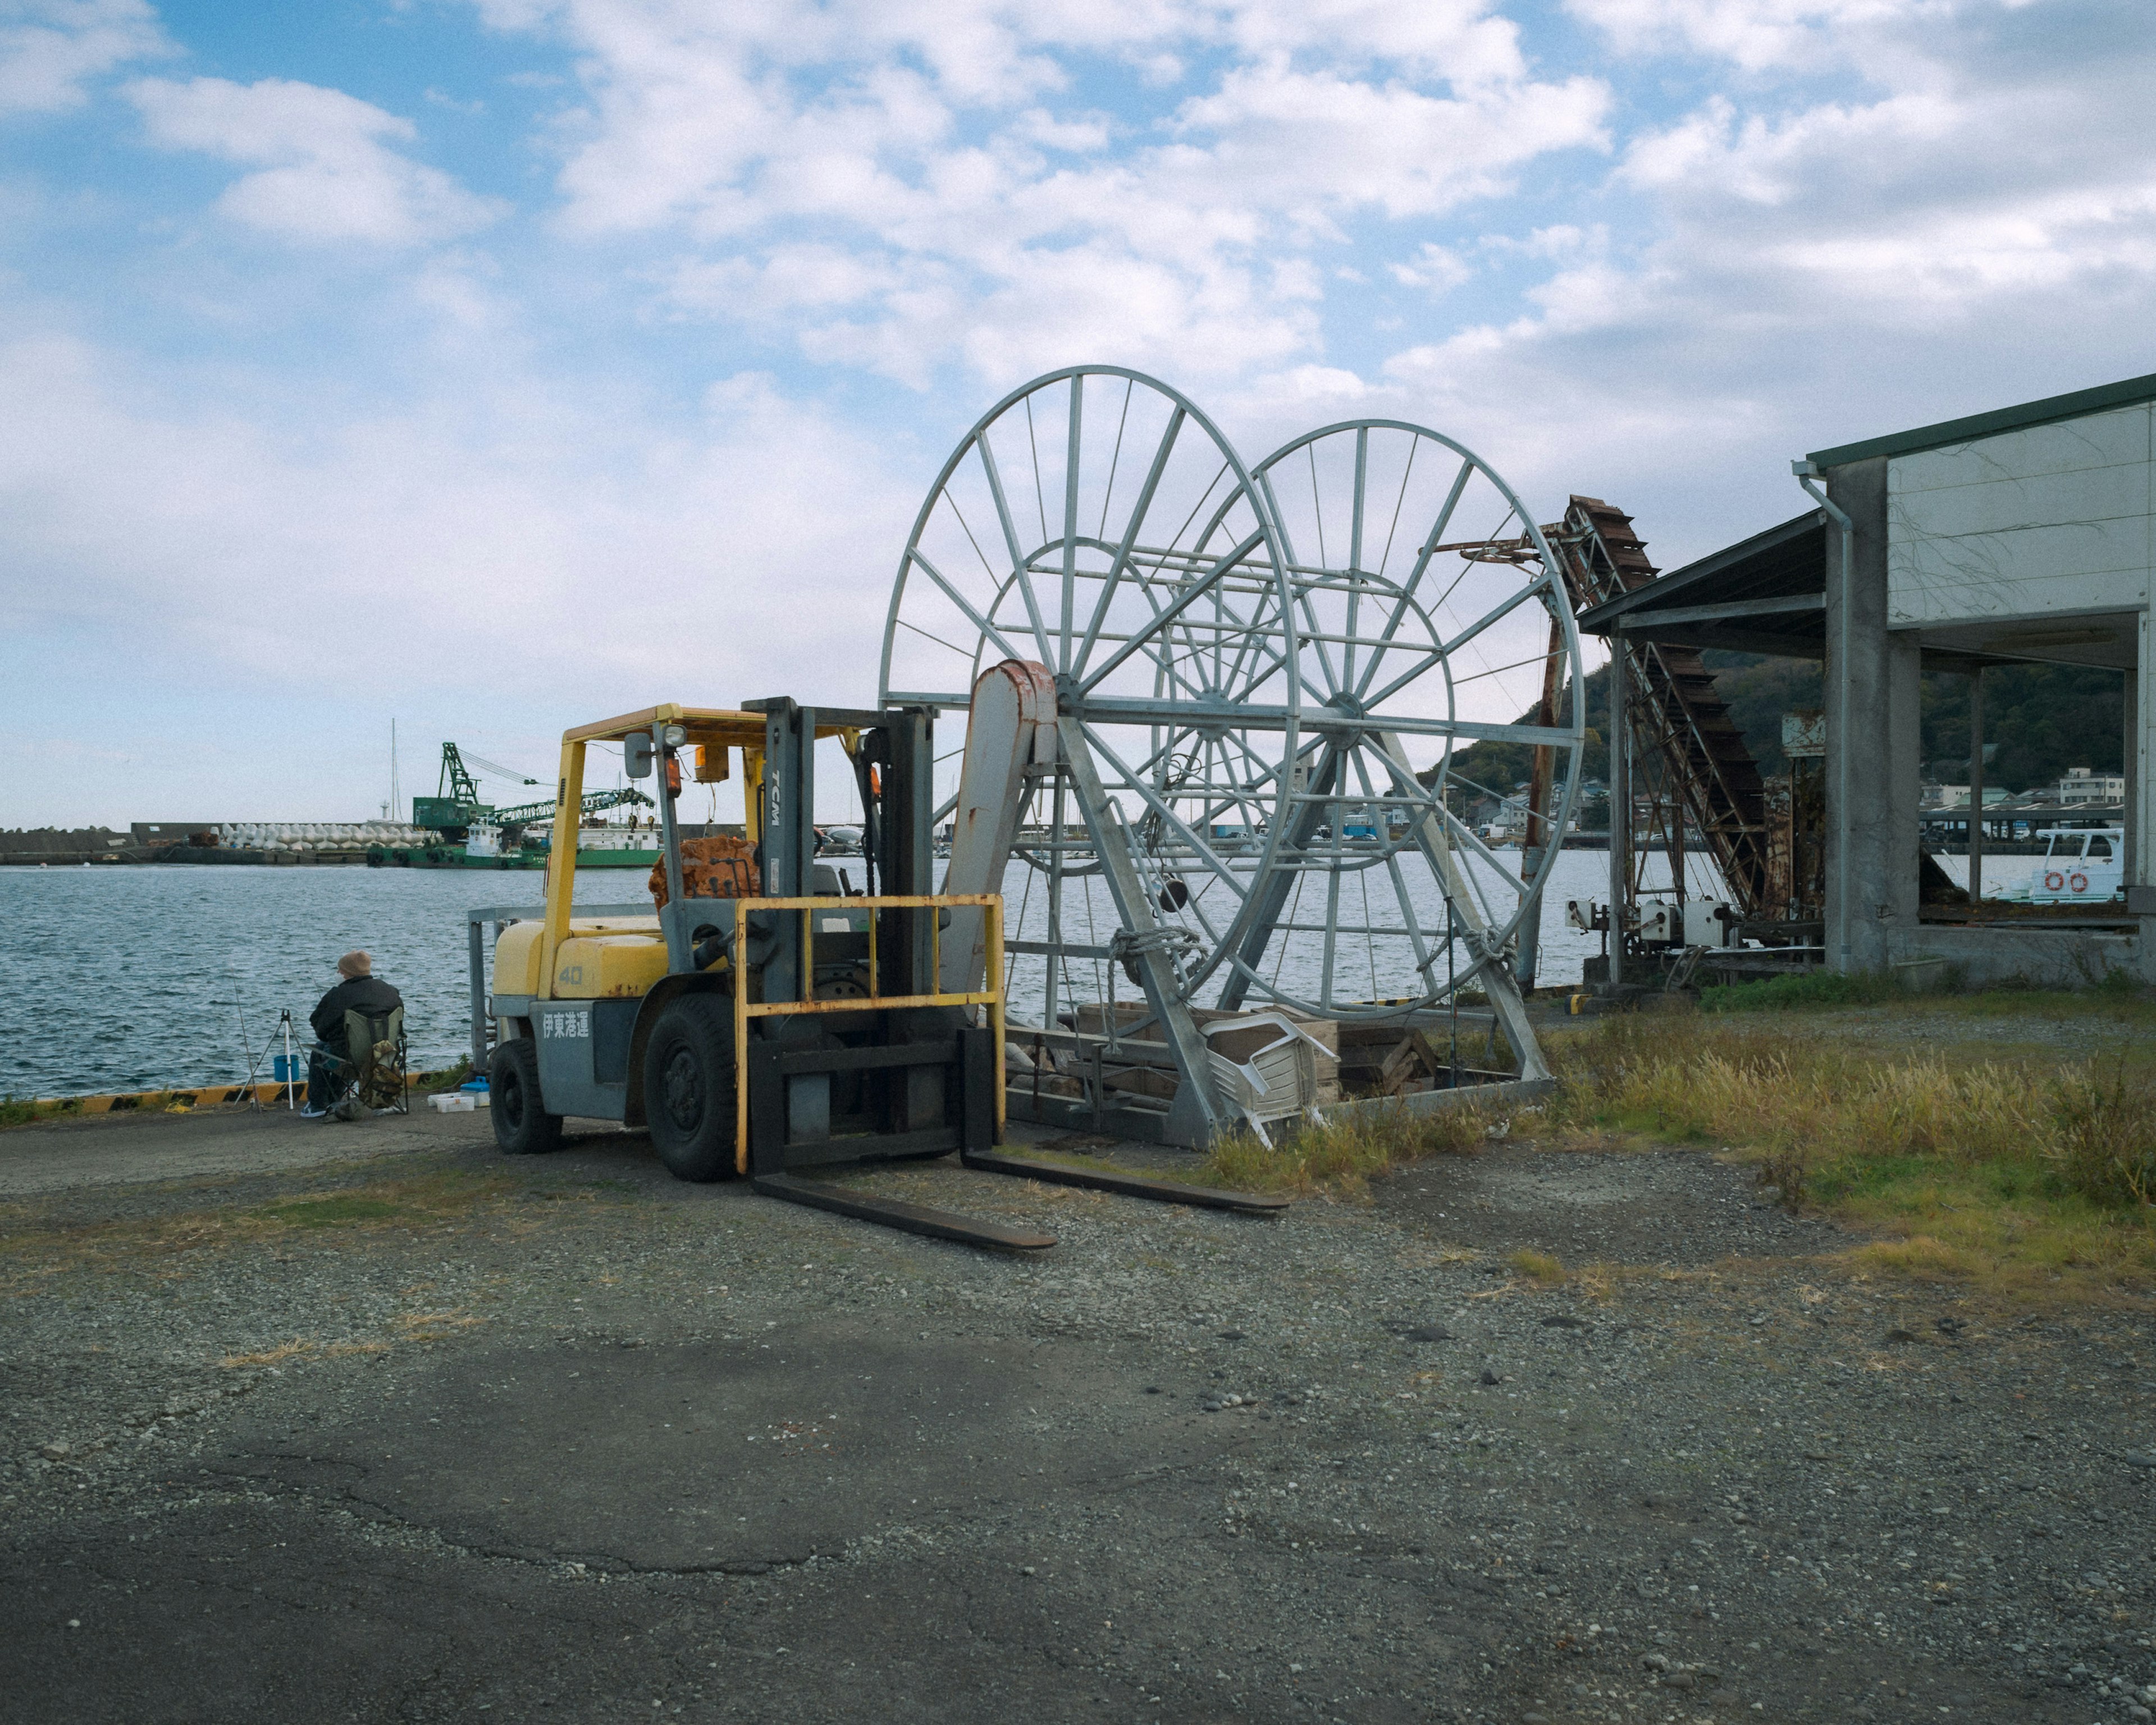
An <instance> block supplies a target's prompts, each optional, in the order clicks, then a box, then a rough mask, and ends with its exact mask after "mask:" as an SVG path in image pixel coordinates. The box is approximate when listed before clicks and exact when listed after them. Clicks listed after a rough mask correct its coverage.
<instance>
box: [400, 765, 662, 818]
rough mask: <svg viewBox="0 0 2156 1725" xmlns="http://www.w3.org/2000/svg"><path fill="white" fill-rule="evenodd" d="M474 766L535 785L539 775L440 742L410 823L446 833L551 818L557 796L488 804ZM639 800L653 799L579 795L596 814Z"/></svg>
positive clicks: (635, 794)
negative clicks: (435, 767)
mask: <svg viewBox="0 0 2156 1725" xmlns="http://www.w3.org/2000/svg"><path fill="white" fill-rule="evenodd" d="M474 767H476V768H479V770H480V772H481V773H489V774H490V775H492V776H493V777H495V778H506V779H508V780H509V781H510V782H511V783H513V784H537V783H540V781H539V780H538V779H536V778H528V777H526V775H525V774H523V773H519V772H518V771H517V770H516V768H513V767H505V766H503V765H502V764H501V763H500V762H498V761H490V760H487V759H486V758H485V757H484V756H480V755H475V754H471V753H470V752H466V751H464V750H460V749H459V748H458V747H457V746H456V745H455V744H454V743H453V742H445V743H444V744H443V745H442V776H441V778H440V779H439V781H438V782H437V783H436V784H435V787H434V795H433V796H431V797H414V798H413V799H412V824H413V825H414V826H421V827H434V828H437V829H439V830H441V831H443V832H444V833H452V832H455V831H459V830H461V829H467V828H470V827H471V826H473V825H475V824H477V823H479V822H480V821H491V822H493V823H494V824H496V825H498V826H505V827H527V826H535V825H537V824H541V823H542V822H546V821H550V820H552V819H553V818H554V809H555V806H556V801H555V798H552V797H548V798H546V799H545V800H543V801H542V802H537V803H517V804H516V806H515V807H514V808H510V809H497V808H495V806H494V805H493V804H492V803H482V802H480V799H479V782H478V781H477V780H476V779H475V778H473V777H472V772H471V769H472V768H474ZM637 803H641V804H642V805H643V806H644V807H645V808H647V809H648V808H649V807H650V806H651V798H649V797H647V796H645V795H644V793H643V792H642V791H639V790H636V789H634V788H623V789H621V790H618V791H592V792H589V793H587V794H586V796H585V797H584V798H583V812H584V814H588V815H590V814H598V813H599V812H600V811H601V810H602V809H620V808H623V807H625V806H630V805H634V804H637Z"/></svg>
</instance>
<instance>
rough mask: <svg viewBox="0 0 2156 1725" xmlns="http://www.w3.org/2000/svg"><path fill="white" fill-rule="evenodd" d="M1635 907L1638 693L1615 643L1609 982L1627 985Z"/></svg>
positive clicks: (1611, 657)
mask: <svg viewBox="0 0 2156 1725" xmlns="http://www.w3.org/2000/svg"><path fill="white" fill-rule="evenodd" d="M1631 903H1632V694H1631V677H1630V674H1629V672H1628V671H1627V670H1626V668H1625V647H1624V643H1623V641H1622V640H1621V639H1620V637H1618V636H1616V635H1614V634H1613V635H1611V636H1610V638H1609V980H1610V981H1611V982H1612V983H1621V982H1623V981H1624V980H1625V911H1627V910H1629V909H1630V907H1631Z"/></svg>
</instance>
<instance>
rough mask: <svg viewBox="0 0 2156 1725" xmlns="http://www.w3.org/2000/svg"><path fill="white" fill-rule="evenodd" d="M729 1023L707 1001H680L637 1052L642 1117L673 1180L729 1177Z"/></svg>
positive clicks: (721, 1009)
mask: <svg viewBox="0 0 2156 1725" xmlns="http://www.w3.org/2000/svg"><path fill="white" fill-rule="evenodd" d="M733 1053H734V1044H733V1022H732V1019H731V1016H730V1014H728V1012H727V1010H726V1004H725V1002H724V1000H723V999H721V997H719V996H717V995H714V994H685V995H683V996H682V997H681V998H680V999H678V1000H676V1001H675V1002H674V1004H672V1005H670V1006H669V1007H668V1008H667V1009H665V1011H664V1012H662V1013H661V1014H660V1015H659V1022H658V1023H657V1024H654V1025H653V1026H652V1029H651V1040H650V1041H649V1042H648V1043H646V1044H645V1045H644V1118H645V1120H647V1121H648V1122H649V1123H650V1127H651V1142H652V1147H654V1149H656V1150H657V1151H658V1152H659V1159H660V1161H661V1162H663V1163H665V1164H666V1171H667V1172H668V1173H670V1174H672V1175H673V1176H674V1178H675V1179H677V1180H700V1181H701V1180H718V1179H723V1178H726V1176H727V1175H728V1174H731V1173H733V1172H734V1070H733V1064H734V1061H733Z"/></svg>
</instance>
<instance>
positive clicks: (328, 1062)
mask: <svg viewBox="0 0 2156 1725" xmlns="http://www.w3.org/2000/svg"><path fill="white" fill-rule="evenodd" d="M344 1045H345V1050H346V1051H345V1053H343V1054H341V1055H340V1054H338V1053H337V1052H336V1050H334V1049H332V1048H330V1047H329V1046H328V1045H326V1044H323V1043H317V1044H316V1045H315V1050H314V1052H315V1054H316V1057H317V1058H319V1059H320V1060H321V1062H322V1064H323V1065H325V1066H326V1067H327V1068H328V1070H329V1075H330V1101H329V1111H330V1112H331V1113H332V1114H334V1115H336V1117H338V1118H339V1119H340V1120H359V1119H362V1118H364V1117H366V1116H367V1114H369V1113H374V1114H408V1113H409V1112H411V1107H412V1105H411V1102H410V1101H409V1100H408V1088H407V1081H408V1076H409V1075H408V1071H407V1070H406V1055H407V1050H406V1047H405V1043H404V1009H403V1007H401V1006H393V1007H391V1008H390V1009H389V1010H388V1012H385V1013H365V1012H347V1013H346V1014H345V1015H344Z"/></svg>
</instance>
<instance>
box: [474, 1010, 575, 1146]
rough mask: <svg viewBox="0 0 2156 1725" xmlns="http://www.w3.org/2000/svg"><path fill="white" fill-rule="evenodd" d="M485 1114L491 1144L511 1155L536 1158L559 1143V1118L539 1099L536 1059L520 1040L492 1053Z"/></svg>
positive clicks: (560, 1134)
mask: <svg viewBox="0 0 2156 1725" xmlns="http://www.w3.org/2000/svg"><path fill="white" fill-rule="evenodd" d="M486 1087H487V1091H488V1092H489V1095H488V1098H487V1112H488V1113H490V1114H491V1115H492V1116H493V1117H494V1142H495V1143H497V1144H499V1145H500V1146H501V1147H502V1148H503V1149H504V1150H505V1151H506V1152H507V1153H509V1154H510V1155H511V1156H536V1155H537V1154H539V1153H541V1152H542V1151H547V1150H557V1149H559V1148H560V1147H561V1144H562V1117H561V1116H560V1115H558V1114H549V1113H547V1111H546V1107H545V1105H544V1104H543V1103H542V1101H541V1100H540V1096H539V1057H538V1056H537V1055H536V1054H534V1053H533V1052H532V1051H531V1043H530V1042H529V1041H527V1040H524V1039H523V1038H521V1037H520V1038H518V1039H517V1040H515V1041H513V1042H505V1043H503V1044H502V1045H501V1046H500V1047H499V1048H497V1049H496V1050H495V1051H494V1059H493V1060H492V1061H491V1062H490V1064H489V1068H488V1071H487V1084H486Z"/></svg>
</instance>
